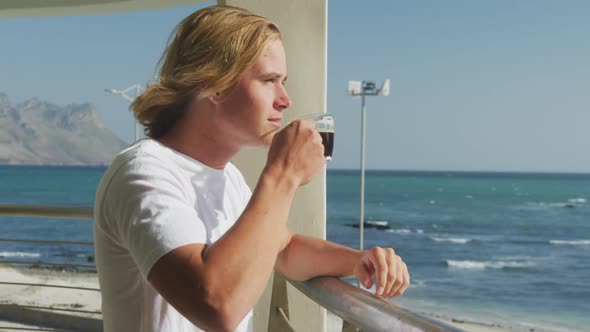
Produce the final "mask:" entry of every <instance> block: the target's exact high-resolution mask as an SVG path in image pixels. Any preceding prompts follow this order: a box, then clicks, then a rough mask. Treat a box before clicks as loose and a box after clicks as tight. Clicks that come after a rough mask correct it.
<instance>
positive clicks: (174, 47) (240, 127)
mask: <svg viewBox="0 0 590 332" xmlns="http://www.w3.org/2000/svg"><path fill="white" fill-rule="evenodd" d="M161 61H163V62H162V66H161V70H160V77H159V82H158V83H156V84H154V85H152V86H150V87H149V88H148V89H147V90H146V91H145V92H144V93H143V94H142V95H141V96H140V97H138V98H137V99H136V100H135V101H134V103H133V104H132V108H133V110H134V112H135V116H136V118H137V119H138V120H139V121H140V122H141V123H142V124H143V125H144V126H145V128H146V134H147V136H148V137H149V139H146V140H141V141H139V142H136V143H135V144H134V145H133V146H131V147H130V148H128V149H127V150H125V151H123V152H122V153H121V154H119V155H118V156H117V158H116V159H115V160H114V161H113V163H112V165H111V166H110V167H109V169H108V170H107V172H106V174H105V176H104V178H103V180H102V181H101V184H100V186H99V189H98V192H97V196H96V206H95V246H96V259H97V267H98V274H99V281H100V286H101V290H102V294H103V305H102V307H103V316H104V327H105V331H142V332H143V331H148V332H149V331H201V330H207V331H234V330H238V331H251V330H252V324H251V310H252V308H253V306H254V305H255V303H256V302H257V300H258V299H259V297H260V296H261V294H262V292H263V290H264V287H265V285H266V283H267V281H268V279H269V277H270V275H271V273H272V272H273V270H276V271H278V272H280V273H282V274H284V275H285V276H286V277H287V278H290V279H295V280H306V279H309V278H312V277H315V276H319V275H331V276H352V275H354V276H356V277H357V278H358V279H359V280H360V281H361V282H362V283H363V284H364V285H365V286H366V287H370V286H371V285H372V283H373V281H372V280H373V278H375V279H376V289H377V294H379V295H383V296H388V297H391V296H397V295H400V294H402V293H403V291H404V290H405V289H406V288H407V286H408V283H409V275H408V271H407V267H406V265H405V263H404V262H403V261H402V260H401V259H400V257H399V256H397V255H395V253H394V252H393V250H392V249H382V248H373V249H371V250H369V251H363V252H361V251H358V250H354V249H351V248H347V247H343V246H339V245H336V244H333V243H330V242H328V241H324V240H320V239H315V238H311V237H306V236H302V235H297V234H293V233H292V232H290V231H289V229H288V228H287V217H288V214H289V209H290V207H291V204H292V201H293V198H294V196H295V192H296V190H297V188H298V187H299V186H301V185H304V184H306V183H308V182H309V181H311V180H312V179H313V177H314V176H315V175H316V174H317V173H318V172H319V171H320V170H321V169H322V168H323V167H324V164H325V161H324V154H323V152H324V150H323V146H322V140H321V137H320V135H319V134H318V133H317V132H316V131H315V129H314V125H313V123H312V122H310V121H294V122H293V123H291V124H289V125H288V126H286V127H285V128H284V129H282V130H281V120H282V116H283V112H284V111H285V110H286V109H288V108H289V106H290V105H291V100H290V99H289V96H288V94H287V92H286V90H285V85H284V84H285V81H286V79H287V65H286V58H285V51H284V49H283V44H282V41H281V34H280V31H279V29H278V28H277V27H276V26H275V25H274V24H272V23H271V22H269V21H268V20H267V19H265V18H262V17H260V16H256V15H253V14H251V13H249V12H247V11H245V10H243V9H239V8H235V7H227V6H213V7H208V8H205V9H202V10H199V11H197V12H195V13H193V14H191V15H190V16H189V17H187V18H186V19H185V20H183V21H182V22H181V23H180V24H179V25H178V27H177V29H176V34H175V36H174V38H172V39H171V41H170V43H169V45H168V48H167V50H166V52H165V53H164V55H163V57H162V60H161ZM252 146H259V147H264V146H270V149H269V152H268V157H267V162H266V166H265V168H264V170H263V172H262V174H261V176H260V178H259V180H258V183H257V185H256V188H255V189H254V191H253V192H250V189H249V188H248V187H247V186H246V183H245V181H244V179H243V177H242V175H241V174H240V172H239V171H238V170H237V169H236V168H235V166H233V165H232V164H231V163H230V160H231V158H232V157H233V156H234V155H235V154H236V153H237V152H238V151H239V150H240V149H241V148H243V147H252Z"/></svg>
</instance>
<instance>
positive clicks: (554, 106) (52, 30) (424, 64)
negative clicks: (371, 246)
mask: <svg viewBox="0 0 590 332" xmlns="http://www.w3.org/2000/svg"><path fill="white" fill-rule="evenodd" d="M197 8H199V6H193V7H184V8H175V9H167V10H159V11H146V12H141V13H124V14H114V15H100V16H81V17H59V18H34V19H29V18H19V19H2V20H0V40H2V52H0V73H1V75H0V92H5V93H7V94H8V95H9V96H10V97H11V99H12V101H13V103H20V102H23V101H24V100H26V99H28V98H30V97H38V98H40V99H44V100H48V101H50V102H53V103H56V104H58V105H65V104H69V103H81V102H90V103H92V104H94V105H95V106H96V108H97V110H98V111H99V113H100V114H101V117H102V118H103V120H104V121H105V123H106V125H107V126H108V127H109V128H111V129H112V130H113V131H114V132H115V133H116V134H117V135H118V136H120V137H122V138H123V139H125V140H130V139H131V138H132V136H133V123H132V118H131V114H130V112H128V111H127V102H125V101H124V100H123V99H121V98H120V97H117V96H113V95H109V94H107V93H105V92H104V89H105V88H124V87H127V86H129V85H131V84H134V83H138V82H139V83H143V82H146V81H147V80H149V79H150V78H151V77H152V75H153V73H154V66H155V64H156V62H157V60H158V59H159V56H160V54H161V52H162V50H163V48H164V46H165V44H166V41H167V38H168V36H169V34H170V32H171V31H172V29H173V28H174V26H175V25H176V23H177V22H179V21H180V20H181V19H182V18H184V17H185V16H186V15H188V14H189V13H190V12H192V11H194V10H195V9H197ZM328 15H329V19H328V29H329V30H328V38H329V44H328V110H329V111H330V112H331V113H333V114H334V116H335V119H336V131H337V135H336V136H337V139H336V147H335V152H334V154H335V156H334V157H335V158H334V160H333V162H331V163H330V165H329V167H330V168H358V165H359V155H360V107H361V105H360V100H359V99H352V98H350V97H349V96H347V95H346V93H345V89H346V86H347V81H348V80H350V79H354V80H376V81H377V82H379V81H381V80H383V79H385V78H390V79H391V95H390V96H389V97H370V98H368V99H367V107H368V116H367V167H368V168H373V169H411V170H487V171H561V172H590V153H588V151H589V150H590V149H589V145H590V130H589V128H588V124H590V39H589V37H588V36H589V35H590V20H589V19H588V17H590V2H588V1H581V0H568V1H562V2H558V1H547V0H535V1H533V0H523V1H508V0H493V1H492V0H487V1H483V0H482V1H469V0H446V1H438V0H415V1H388V0H382V1H364V2H362V1H349V0H339V1H336V0H332V1H330V2H329V14H328ZM289 75H290V76H292V75H296V73H289Z"/></svg>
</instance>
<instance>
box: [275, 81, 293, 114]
mask: <svg viewBox="0 0 590 332" xmlns="http://www.w3.org/2000/svg"><path fill="white" fill-rule="evenodd" d="M291 104H292V101H291V98H289V94H288V93H287V90H286V89H285V87H284V86H282V85H281V87H280V88H279V91H278V95H277V98H276V99H275V105H274V106H275V108H276V109H278V110H281V111H282V110H284V109H287V108H289V107H291Z"/></svg>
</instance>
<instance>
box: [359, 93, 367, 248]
mask: <svg viewBox="0 0 590 332" xmlns="http://www.w3.org/2000/svg"><path fill="white" fill-rule="evenodd" d="M364 83H365V82H363V85H364ZM361 109H362V111H361V216H360V220H359V248H360V250H363V248H364V247H365V246H364V236H363V234H365V139H366V134H365V121H366V120H367V105H365V95H364V94H363V95H361Z"/></svg>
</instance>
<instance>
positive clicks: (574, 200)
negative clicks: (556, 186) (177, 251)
mask: <svg viewBox="0 0 590 332" xmlns="http://www.w3.org/2000/svg"><path fill="white" fill-rule="evenodd" d="M567 201H568V202H570V203H574V204H584V203H586V199H585V198H570V199H568V200H567Z"/></svg>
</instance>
